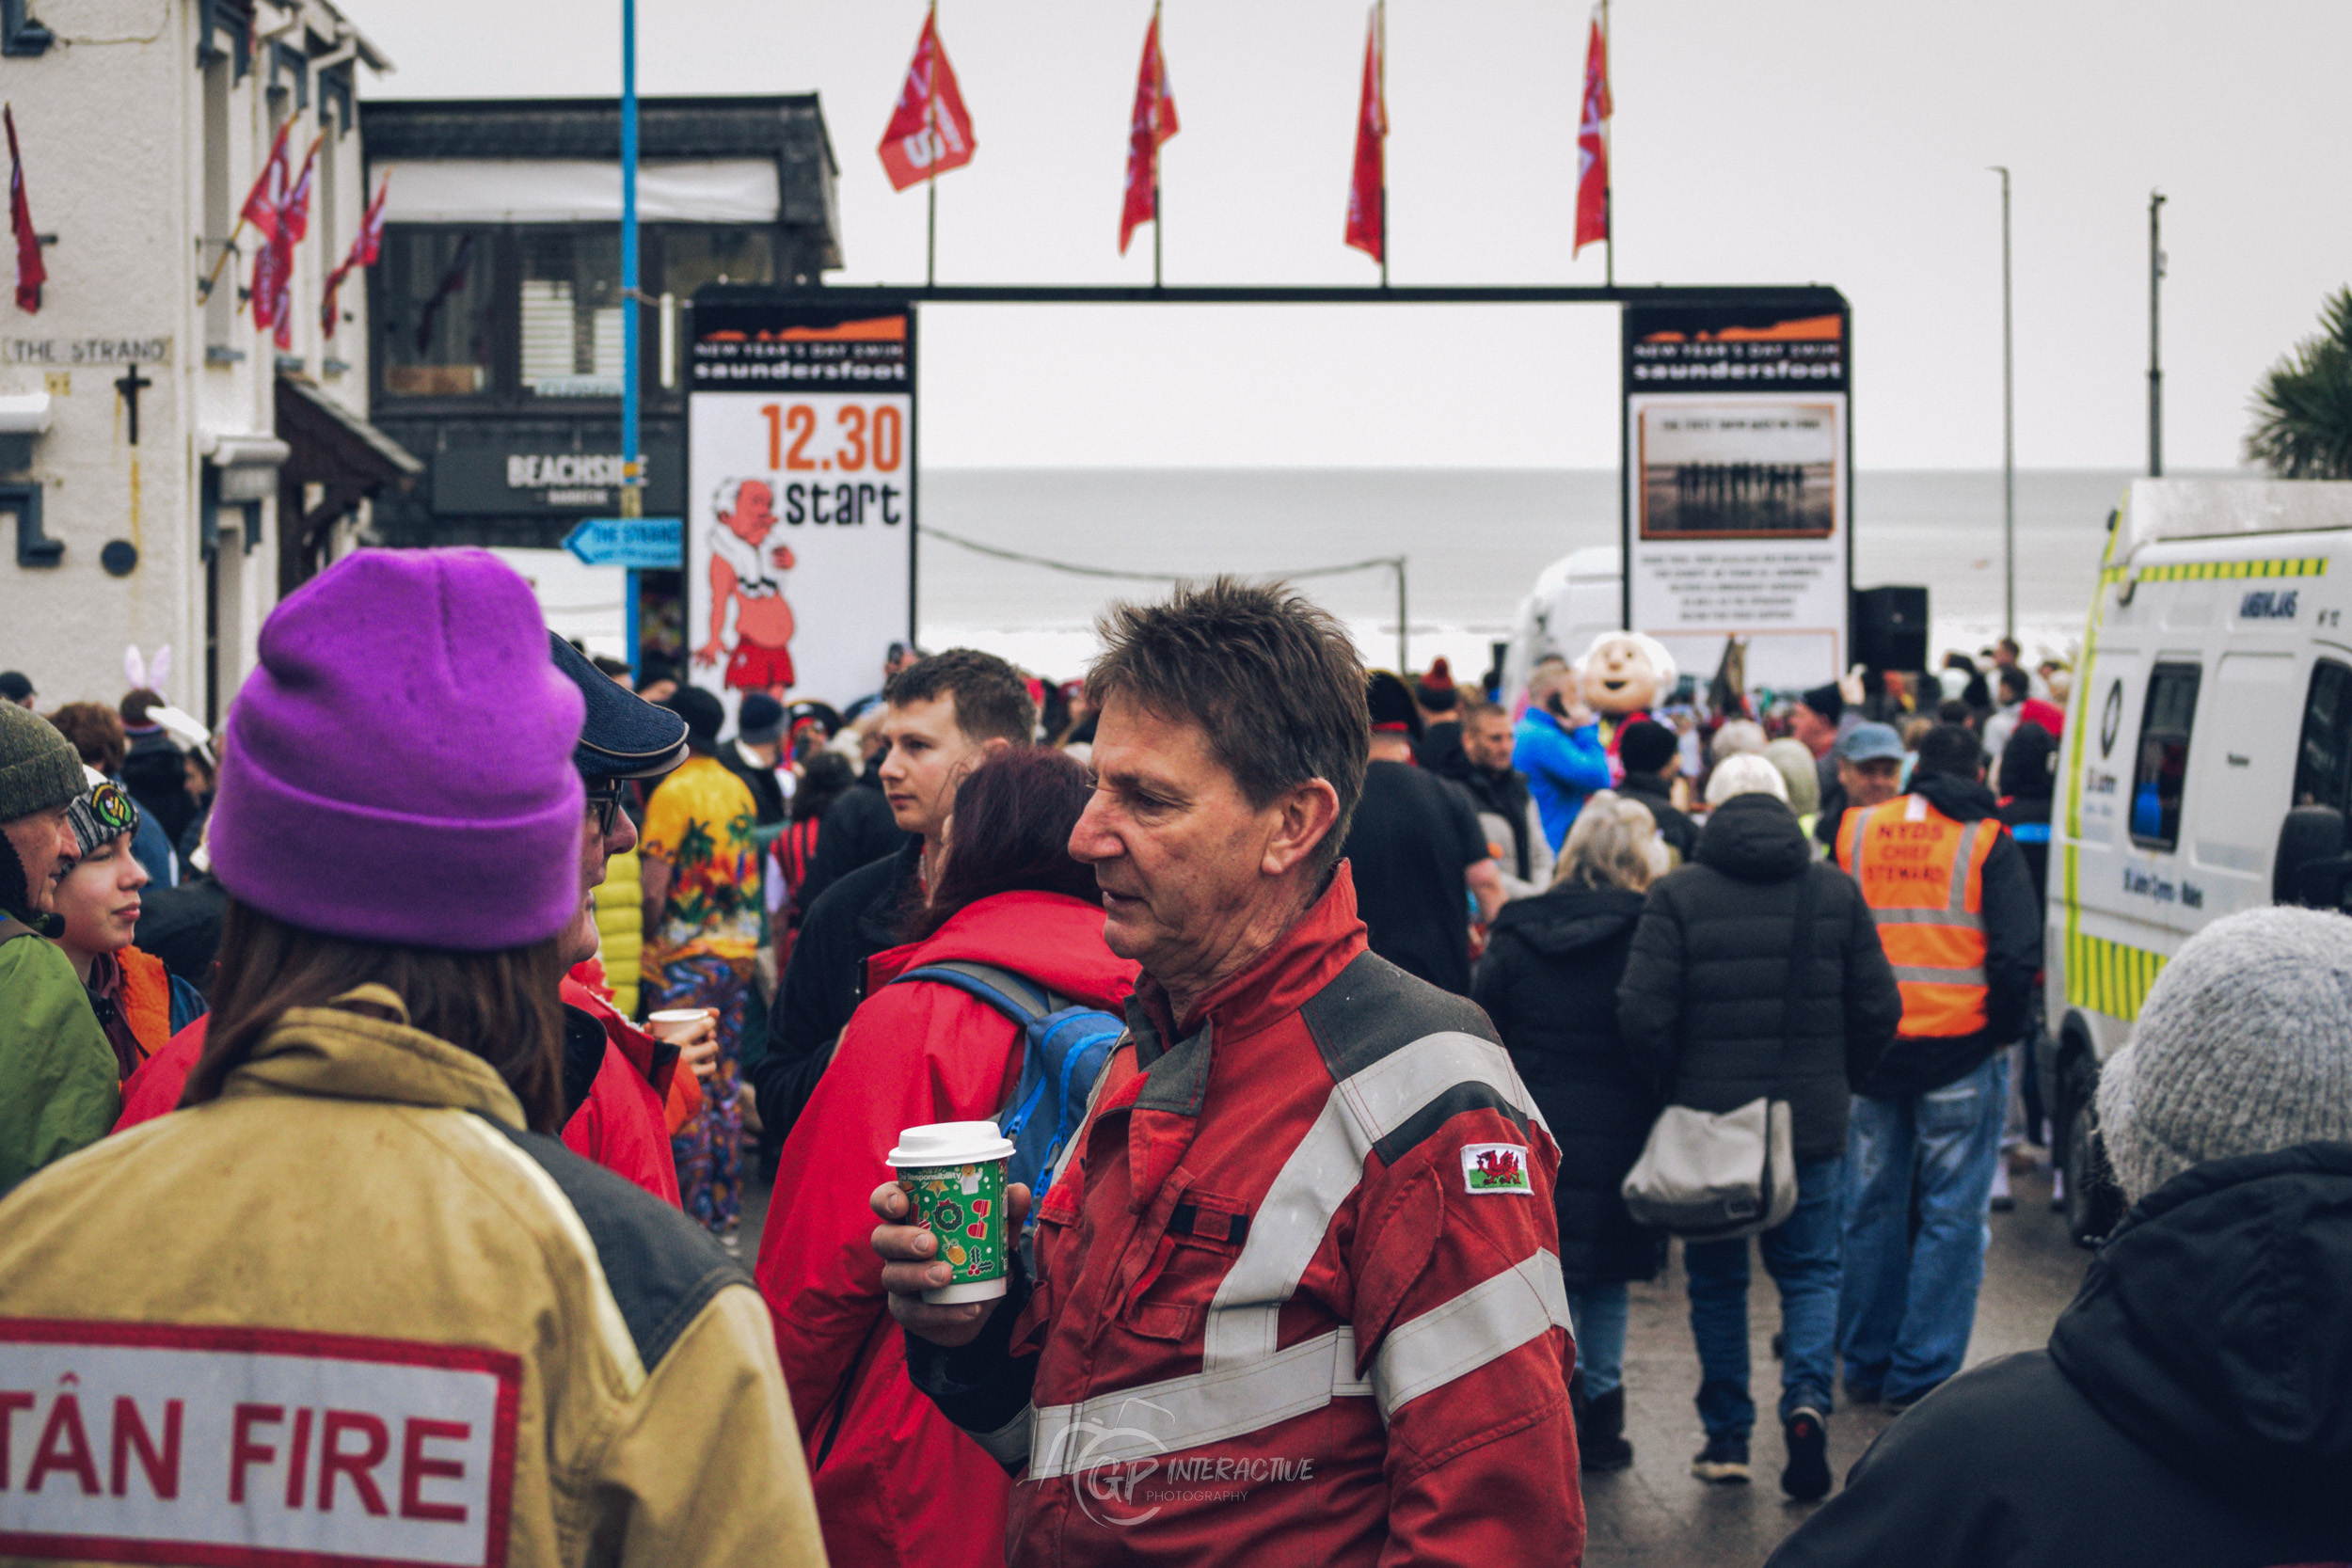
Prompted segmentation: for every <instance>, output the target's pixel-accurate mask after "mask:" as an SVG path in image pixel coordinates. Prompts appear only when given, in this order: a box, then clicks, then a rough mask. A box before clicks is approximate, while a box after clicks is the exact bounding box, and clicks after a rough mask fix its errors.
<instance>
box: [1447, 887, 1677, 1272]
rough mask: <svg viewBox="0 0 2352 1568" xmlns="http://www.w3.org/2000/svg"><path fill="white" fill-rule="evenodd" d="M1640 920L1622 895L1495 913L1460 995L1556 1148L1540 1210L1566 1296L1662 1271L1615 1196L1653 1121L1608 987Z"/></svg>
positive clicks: (1648, 1094)
mask: <svg viewBox="0 0 2352 1568" xmlns="http://www.w3.org/2000/svg"><path fill="white" fill-rule="evenodd" d="M1641 918H1642V895H1640V894H1638V893H1629V892H1627V891H1626V890H1625V889H1623V888H1597V887H1582V886H1575V885H1571V886H1566V887H1557V888H1554V889H1552V890H1551V891H1550V892H1549V893H1546V894H1543V895H1539V896H1537V897H1534V898H1521V899H1518V900H1517V901H1515V902H1512V903H1509V904H1505V905H1503V906H1502V912H1501V913H1500V914H1498V915H1497V916H1496V917H1495V923H1494V935H1493V939H1492V941H1491V942H1490V943H1489V945H1488V946H1487V948H1486V958H1483V959H1481V960H1480V961H1479V965H1478V979H1477V981H1476V983H1475V984H1474V985H1473V986H1472V987H1471V989H1470V997H1471V999H1472V1000H1473V1001H1475V1002H1476V1003H1477V1004H1478V1005H1479V1006H1482V1007H1484V1008H1486V1016H1487V1017H1488V1018H1490V1019H1492V1020H1493V1021H1494V1026H1495V1029H1496V1031H1497V1032H1498V1033H1499V1034H1501V1035H1502V1043H1503V1045H1504V1047H1505V1048H1506V1049H1508V1050H1509V1051H1510V1053H1511V1060H1512V1062H1513V1063H1514V1064H1515V1065H1516V1066H1517V1067H1518V1069H1519V1076H1520V1077H1521V1078H1524V1079H1526V1080H1527V1088H1528V1092H1529V1093H1531V1094H1533V1095H1534V1097H1535V1108H1536V1109H1537V1110H1539V1111H1541V1112H1542V1113H1543V1114H1544V1120H1546V1121H1547V1122H1549V1123H1550V1124H1551V1135H1552V1137H1553V1138H1554V1139H1556V1140H1557V1141H1558V1143H1559V1145H1560V1176H1559V1180H1558V1181H1557V1182H1556V1183H1555V1185H1554V1186H1553V1189H1552V1200H1553V1202H1554V1204H1555V1205H1556V1206H1557V1208H1558V1210H1559V1212H1560V1272H1561V1273H1562V1274H1563V1275H1566V1277H1567V1281H1568V1285H1569V1288H1570V1289H1572V1290H1574V1289H1581V1288H1583V1287H1585V1286H1590V1285H1605V1284H1613V1283H1616V1282H1618V1281H1622V1280H1628V1279H1654V1278H1656V1277H1657V1275H1658V1271H1659V1269H1660V1268H1661V1266H1662V1265H1663V1264H1664V1262H1665V1259H1666V1238H1665V1234H1664V1232H1662V1231H1657V1230H1650V1229H1645V1227H1641V1226H1638V1225H1636V1224H1634V1223H1633V1216H1632V1215H1630V1214H1629V1213H1627V1212H1626V1208H1625V1199H1624V1197H1623V1196H1620V1195H1619V1193H1618V1190H1617V1189H1618V1188H1619V1187H1620V1186H1621V1185H1622V1184H1623V1183H1624V1181H1625V1173H1626V1172H1627V1171H1629V1170H1631V1169H1632V1168H1633V1162H1634V1161H1635V1160H1637V1159H1639V1158H1641V1154H1642V1144H1643V1141H1644V1140H1645V1139H1646V1138H1647V1137H1648V1136H1649V1129H1650V1123H1651V1122H1653V1121H1655V1120H1656V1119H1657V1118H1658V1110H1659V1101H1658V1094H1657V1091H1656V1090H1654V1089H1653V1088H1651V1087H1650V1085H1649V1084H1648V1082H1647V1081H1646V1080H1645V1078H1644V1076H1643V1074H1642V1073H1641V1072H1639V1071H1638V1070H1636V1069H1635V1068H1634V1066H1633V1059H1632V1058H1631V1057H1630V1056H1629V1055H1627V1054H1626V1049H1625V1044H1624V1042H1623V1041H1622V1040H1620V1039H1619V1038H1618V1037H1617V978H1618V976H1619V975H1620V974H1622V973H1623V972H1624V970H1625V957H1626V949H1627V948H1628V947H1629V945H1630V944H1631V942H1632V940H1633V927H1634V925H1635V923H1636V922H1637V921H1639V920H1640V919H1641Z"/></svg>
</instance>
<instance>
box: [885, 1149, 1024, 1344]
mask: <svg viewBox="0 0 2352 1568" xmlns="http://www.w3.org/2000/svg"><path fill="white" fill-rule="evenodd" d="M1010 1158H1012V1140H1011V1139H1010V1138H1008V1137H1006V1136H1005V1135H1004V1134H1003V1133H1002V1132H998V1131H997V1130H996V1124H995V1123H994V1122H993V1121H939V1122H933V1123H931V1124H930V1126H928V1127H910V1128H908V1129H907V1130H906V1131H905V1132H900V1133H899V1134H898V1148H894V1149H892V1150H891V1151H890V1153H889V1155H888V1159H889V1162H890V1164H892V1166H894V1167H895V1168H896V1169H897V1170H898V1190H899V1191H900V1192H902V1193H904V1194H906V1195H907V1202H908V1204H909V1205H910V1207H911V1208H912V1210H913V1213H912V1215H911V1216H910V1223H911V1224H914V1225H919V1226H922V1227H924V1228H925V1229H927V1230H929V1231H930V1233H931V1234H932V1235H933V1236H935V1237H937V1238H938V1239H939V1254H938V1257H939V1260H940V1261H941V1262H944V1263H946V1265H947V1266H948V1267H949V1268H951V1269H953V1270H954V1271H955V1277H954V1278H953V1279H952V1280H950V1281H949V1282H948V1283H947V1284H946V1285H942V1286H940V1287H939V1288H938V1289H936V1290H930V1291H924V1292H923V1299H924V1300H925V1301H928V1302H930V1304H931V1305H932V1306H934V1307H944V1306H946V1305H948V1304H950V1303H953V1302H959V1301H991V1300H993V1299H994V1298H996V1297H998V1296H1001V1295H1003V1294H1004V1293H1005V1273H1006V1264H1005V1253H1006V1239H1005V1238H1006V1231H1005V1170H1006V1165H1005V1162H1006V1161H1008V1160H1009V1159H1010Z"/></svg>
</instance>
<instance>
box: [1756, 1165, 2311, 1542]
mask: <svg viewBox="0 0 2352 1568" xmlns="http://www.w3.org/2000/svg"><path fill="white" fill-rule="evenodd" d="M2346 1300H2352V1144H2342V1143H2330V1144H2305V1145H2303V1146H2301V1147H2300V1148H2290V1149H2284V1150H2281V1151H2280V1152H2278V1153H2275V1154H2254V1155H2247V1156H2244V1157H2242V1158H2239V1159H2233V1160H2216V1161H2212V1162H2210V1163H2208V1164H2201V1165H2198V1166H2196V1167H2194V1168H2192V1169H2190V1170H2189V1171H2187V1172H2185V1173H2184V1174H2183V1175H2181V1176H2179V1177H2177V1178H2175V1179H2174V1180H2171V1181H2169V1182H2167V1183H2166V1184H2165V1185H2164V1186H2162V1187H2160V1188H2158V1189H2157V1190H2156V1191H2155V1192H2153V1193H2152V1194H2150V1195H2149V1196H2147V1197H2146V1198H2145V1199H2143V1200H2142V1201H2141V1202H2140V1204H2139V1205H2138V1207H2137V1208H2136V1209H2134V1210H2133V1211H2132V1212H2131V1213H2130V1214H2129V1215H2127V1216H2126V1217H2125V1218H2124V1221H2123V1224H2122V1227H2121V1228H2120V1229H2118V1230H2117V1231H2116V1233H2115V1235H2114V1237H2113V1238H2112V1239H2111V1240H2109V1241H2108V1243H2106V1247H2105V1248H2104V1249H2102V1250H2101V1252H2100V1254H2099V1256H2098V1258H2097V1259H2096V1260H2095V1261H2093V1262H2092V1264H2091V1266H2090V1277H2089V1278H2087V1279H2086V1280H2084V1282H2083V1289H2082V1293H2081V1294H2080V1295H2079V1296H2077V1297H2075V1298H2074V1306H2072V1307H2068V1308H2067V1309H2066V1311H2065V1313H2064V1315H2063V1316H2061V1317H2060V1318H2059V1319H2058V1327H2057V1329H2056V1330H2055V1331H2054V1332H2053V1333H2052V1334H2051V1336H2050V1346H2049V1349H2047V1350H2045V1351H2029V1352H2027V1353H2026V1354H2023V1355H2011V1356H2005V1357H2003V1358H2002V1359H2001V1360H1998V1361H1994V1362H1989V1363H1987V1364H1986V1365H1984V1366H1981V1367H1978V1368H1975V1369H1973V1370H1969V1371H1966V1372H1963V1373H1962V1374H1961V1375H1960V1376H1958V1377H1956V1378H1954V1379H1953V1380H1952V1381H1951V1382H1950V1383H1948V1384H1946V1385H1945V1386H1943V1387H1942V1388H1939V1389H1937V1390H1936V1392H1935V1393H1934V1395H1933V1396H1931V1398H1930V1399H1928V1400H1927V1401H1926V1402H1923V1403H1922V1404H1921V1405H1920V1406H1919V1407H1918V1408H1917V1409H1916V1410H1914V1411H1912V1412H1911V1413H1910V1414H1909V1415H1907V1416H1905V1417H1903V1418H1902V1419H1900V1420H1899V1421H1897V1422H1896V1423H1895V1424H1894V1425H1893V1426H1891V1427H1889V1428H1887V1430H1886V1433H1885V1434H1884V1435H1883V1436H1882V1437H1880V1439H1879V1440H1878V1441H1877V1442H1876V1443H1875V1444H1873V1445H1872V1446H1871V1448H1870V1450H1869V1451H1868V1452H1867V1453H1866V1454H1864V1455H1863V1456H1862V1459H1861V1462H1860V1463H1858V1464H1857V1465H1854V1467H1853V1471H1852V1474H1851V1476H1849V1477H1848V1478H1847V1481H1846V1490H1845V1491H1844V1492H1843V1493H1841V1494H1840V1495H1839V1496H1838V1497H1836V1498H1835V1499H1834V1500H1832V1501H1831V1502H1830V1504H1829V1505H1828V1506H1827V1507H1825V1508H1823V1509H1822V1510H1821V1511H1820V1513H1817V1514H1815V1515H1814V1516H1813V1518H1812V1519H1811V1520H1809V1521H1807V1523H1806V1524H1805V1526H1804V1528H1803V1529H1800V1530H1799V1531H1797V1533H1796V1534H1795V1535H1793V1536H1791V1537H1790V1538H1789V1539H1788V1542H1787V1543H1786V1544H1783V1545H1782V1547H1781V1549H1780V1550H1779V1551H1778V1552H1777V1553H1775V1554H1774V1555H1773V1557H1772V1563H1771V1568H1849V1565H1851V1568H1863V1565H1864V1564H1869V1565H1871V1568H1876V1565H1877V1564H1880V1563H1889V1562H1898V1563H1901V1564H1903V1565H1904V1568H1963V1565H1965V1568H2061V1565H2062V1568H2126V1565H2128V1568H2142V1565H2143V1564H2152V1563H2176V1562H2177V1563H2191V1562H2193V1563H2196V1564H2198V1565H2199V1568H2278V1565H2280V1564H2286V1563H2311V1564H2317V1563H2342V1562H2344V1561H2346V1560H2352V1488H2348V1487H2346V1486H2345V1485H2344V1478H2345V1477H2346V1476H2347V1475H2352V1316H2347V1314H2346V1313H2345V1311H2344V1302H2345V1301H2346Z"/></svg>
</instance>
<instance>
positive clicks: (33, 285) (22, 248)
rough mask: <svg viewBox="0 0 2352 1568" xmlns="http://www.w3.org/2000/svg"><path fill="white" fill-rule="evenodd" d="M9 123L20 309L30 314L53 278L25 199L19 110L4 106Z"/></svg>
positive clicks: (1, 112)
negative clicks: (42, 257) (44, 262)
mask: <svg viewBox="0 0 2352 1568" xmlns="http://www.w3.org/2000/svg"><path fill="white" fill-rule="evenodd" d="M0 118H5V119H7V120H8V229H9V231H10V232H12V233H14V234H15V235H16V308H17V309H20V310H22V311H24V313H25V314H26V315H28V316H30V315H36V314H38V313H39V312H40V286H41V285H42V284H43V283H46V282H48V281H49V269H48V268H47V267H46V266H44V265H42V264H41V260H40V235H39V234H36V233H34V232H33V208H32V204H31V203H30V202H28V201H26V200H25V199H24V157H23V155H22V154H20V153H19V152H18V151H17V150H16V110H15V108H14V107H13V106H8V107H0Z"/></svg>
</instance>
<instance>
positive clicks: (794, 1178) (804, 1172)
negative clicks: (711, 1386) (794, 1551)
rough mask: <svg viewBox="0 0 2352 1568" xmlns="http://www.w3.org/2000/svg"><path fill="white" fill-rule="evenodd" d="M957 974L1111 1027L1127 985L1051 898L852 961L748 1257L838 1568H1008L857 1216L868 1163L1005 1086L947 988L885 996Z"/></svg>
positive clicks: (1001, 1507) (989, 1463) (971, 1456)
mask: <svg viewBox="0 0 2352 1568" xmlns="http://www.w3.org/2000/svg"><path fill="white" fill-rule="evenodd" d="M956 958H963V959H973V960H977V961H978V962H981V963H989V964H995V965H997V966H998V967H1000V968H1003V969H1009V970H1011V971H1013V972H1015V973H1016V974H1023V975H1025V976H1026V977H1028V978H1030V979H1032V980H1035V981H1036V982H1037V983H1038V984H1040V985H1042V986H1045V987H1047V988H1048V989H1050V990H1054V991H1056V992H1057V993H1058V994H1060V995H1062V996H1064V997H1067V998H1068V999H1069V1000H1071V1001H1072V1002H1074V1003H1079V1004H1082V1005H1084V1006H1092V1007H1100V1008H1103V1009H1104V1010H1105V1011H1109V1012H1117V1011H1119V1010H1120V1008H1121V1007H1122V1006H1124V1005H1125V1003H1126V1000H1127V995H1128V992H1129V991H1130V990H1132V989H1133V988H1134V985H1135V978H1136V966H1135V965H1134V964H1132V963H1129V962H1127V961H1126V960H1125V959H1123V958H1118V957H1116V956H1114V955H1113V954H1112V952H1111V950H1110V949H1109V948H1108V947H1105V946H1104V945H1103V910H1102V907H1101V906H1100V905H1098V904H1091V903H1087V902H1085V901H1083V900H1080V899H1076V898H1070V897H1065V896H1064V895H1060V894H1056V893H1030V892H1024V893H1001V894H998V895H995V896H994V897H992V898H983V899H981V900H979V901H978V902H977V903H975V904H972V905H971V906H969V907H968V908H966V909H963V910H961V911H958V912H957V913H956V914H955V916H954V917H953V918H951V919H950V920H949V921H948V922H947V923H946V925H945V926H943V927H940V928H939V929H938V930H937V931H936V932H934V933H933V934H932V935H931V936H930V937H929V938H927V939H925V940H924V941H922V942H914V943H911V944H909V945H907V946H903V947H894V948H891V949H890V950H888V951H887V952H883V953H878V954H876V955H875V956H874V958H872V959H870V960H869V961H868V963H867V965H866V974H867V981H866V1002H865V1003H864V1004H863V1005H862V1006H859V1008H858V1010H857V1012H856V1014H855V1015H854V1016H853V1017H852V1018H851V1019H850V1026H849V1028H847V1029H846V1030H844V1031H843V1032H842V1035H841V1046H840V1050H839V1051H838V1052H837V1053H835V1055H834V1059H833V1061H832V1063H831V1064H830V1065H829V1066H828V1067H827V1068H826V1069H825V1073H824V1076H823V1077H821V1078H819V1079H818V1083H817V1092H816V1093H815V1094H814V1095H812V1096H811V1097H810V1098H809V1102H808V1109H807V1110H806V1111H805V1112H803V1114H802V1116H801V1118H800V1120H798V1121H797V1122H795V1123H793V1126H792V1132H791V1135H790V1136H789V1137H787V1138H786V1140H785V1143H784V1154H783V1157H782V1159H781V1161H780V1163H779V1164H778V1165H777V1167H776V1192H777V1194H778V1195H779V1196H778V1199H777V1201H776V1202H775V1203H774V1204H772V1205H771V1207H770V1209H769V1211H768V1228H767V1233H766V1234H765V1235H763V1236H762V1237H761V1238H760V1244H759V1269H758V1281H759V1290H760V1293H761V1294H762V1295H764V1296H765V1297H767V1299H768V1306H769V1308H770V1309H771V1311H772V1312H773V1313H774V1314H775V1320H776V1349H777V1352H778V1354H779V1355H780V1356H781V1358H782V1360H783V1362H784V1376H785V1382H786V1383H787V1385H788V1386H790V1388H791V1391H792V1408H793V1411H794V1414H795V1415H797V1416H798V1417H799V1418H800V1423H801V1446H802V1448H803V1450H804V1451H805V1452H806V1453H807V1454H808V1457H809V1467H810V1470H811V1472H812V1479H813V1480H814V1481H815V1483H816V1488H817V1512H818V1517H819V1519H820V1520H821V1521H822V1522H823V1525H824V1530H825V1551H826V1554H827V1556H828V1557H830V1558H831V1560H832V1561H833V1564H834V1568H882V1565H884V1564H903V1565H905V1568H993V1565H996V1564H1001V1563H1002V1562H1003V1560H1004V1520H1005V1494H1006V1492H1007V1490H1008V1482H1007V1481H1006V1480H1005V1474H1004V1471H1003V1470H1001V1469H999V1468H998V1467H997V1465H996V1462H995V1461H994V1460H993V1459H991V1458H990V1457H989V1456H988V1455H987V1454H986V1453H984V1452H982V1451H981V1450H980V1449H979V1448H978V1447H977V1446H976V1445H975V1444H974V1443H973V1442H972V1440H971V1439H970V1438H968V1437H966V1436H964V1435H963V1434H962V1433H960V1432H958V1431H957V1430H956V1429H955V1428H954V1427H953V1426H952V1425H950V1424H949V1422H948V1421H947V1418H946V1417H944V1416H942V1415H941V1414H940V1413H939V1411H938V1409H937V1408H936V1407H934V1406H933V1405H932V1404H931V1402H930V1401H929V1400H927V1399H925V1398H924V1397H923V1396H922V1395H921V1394H918V1393H916V1392H915V1391H914V1388H913V1386H910V1385H909V1384H908V1382H907V1377H906V1341H905V1338H904V1336H903V1335H901V1334H900V1333H899V1332H898V1326H897V1325H896V1324H895V1323H892V1322H891V1321H890V1316H889V1312H888V1309H887V1307H886V1306H885V1304H884V1300H883V1295H882V1259H880V1258H879V1257H877V1256H876V1255H875V1252H874V1246H873V1234H874V1214H873V1211H872V1210H871V1209H869V1208H868V1207H867V1206H866V1200H867V1198H868V1196H869V1195H871V1194H872V1192H873V1190H874V1188H875V1187H876V1186H877V1185H878V1184H880V1183H881V1182H883V1181H887V1180H890V1168H889V1166H887V1165H886V1164H883V1163H882V1157H883V1155H884V1154H886V1153H887V1152H888V1151H889V1149H890V1147H891V1146H892V1145H893V1144H895V1143H897V1142H898V1132H899V1130H900V1129H901V1128H907V1127H919V1126H921V1125H923V1124H924V1123H926V1122H934V1121H982V1120H989V1119H993V1117H995V1116H996V1114H997V1113H998V1111H1000V1110H1001V1109H1002V1108H1003V1107H1004V1104H1005V1101H1007V1100H1008V1099H1009V1098H1010V1096H1011V1092H1012V1089H1013V1085H1015V1084H1017V1083H1018V1082H1019V1081H1020V1077H1021V1057H1022V1051H1021V1037H1020V1035H1019V1033H1018V1031H1017V1030H1016V1029H1015V1028H1014V1026H1013V1023H1012V1021H1011V1020H1010V1019H1009V1018H1007V1017H1005V1015H1004V1014H1002V1013H1000V1012H997V1011H996V1010H995V1009H994V1008H993V1007H991V1006H988V1005H987V1004H986V1003H983V1002H981V1001H979V1000H978V999H977V998H975V997H973V996H971V995H969V994H967V993H965V992H963V991H960V990H953V989H951V988H949V987H947V986H942V985H930V984H920V983H918V984H913V985H904V986H894V985H892V984H891V983H890V982H891V981H892V980H893V979H895V978H896V977H897V976H898V975H899V974H904V973H905V972H906V971H908V970H909V969H914V968H917V967H919V966H921V965H923V964H927V963H940V962H946V961H947V960H950V959H956ZM786 1195H788V1196H789V1201H786V1200H785V1196H786Z"/></svg>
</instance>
